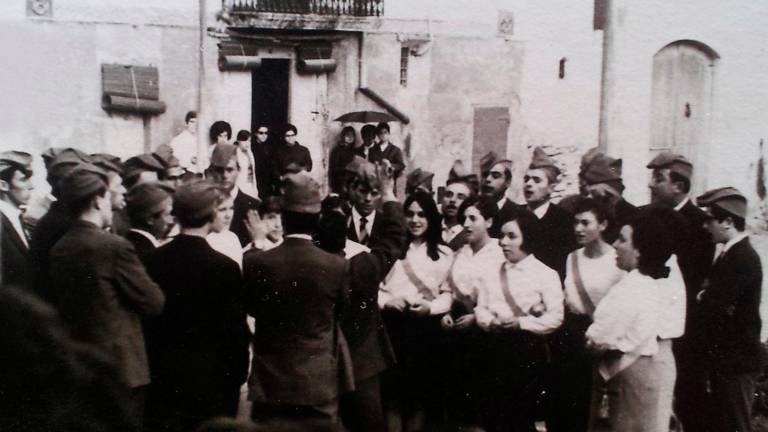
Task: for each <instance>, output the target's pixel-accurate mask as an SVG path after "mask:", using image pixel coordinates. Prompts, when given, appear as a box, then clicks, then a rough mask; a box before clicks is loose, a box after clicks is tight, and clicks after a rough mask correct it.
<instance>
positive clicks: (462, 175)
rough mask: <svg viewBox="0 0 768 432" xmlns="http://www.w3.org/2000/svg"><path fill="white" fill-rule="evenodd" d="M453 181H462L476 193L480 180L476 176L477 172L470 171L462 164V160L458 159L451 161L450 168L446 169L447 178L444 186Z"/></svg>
mask: <svg viewBox="0 0 768 432" xmlns="http://www.w3.org/2000/svg"><path fill="white" fill-rule="evenodd" d="M453 183H464V184H466V185H467V187H469V189H470V190H472V192H473V193H477V191H478V190H479V189H480V180H479V179H478V178H477V174H473V173H471V172H470V171H469V170H468V169H467V168H466V167H465V166H464V162H462V161H460V160H458V159H457V160H456V161H455V162H453V166H452V167H451V170H450V171H448V180H447V181H446V182H445V184H446V186H447V185H451V184H453Z"/></svg>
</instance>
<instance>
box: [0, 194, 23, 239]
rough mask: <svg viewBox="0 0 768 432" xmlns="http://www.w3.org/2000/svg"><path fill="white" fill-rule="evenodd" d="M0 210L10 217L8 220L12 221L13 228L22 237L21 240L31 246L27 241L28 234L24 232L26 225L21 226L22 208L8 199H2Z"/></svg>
mask: <svg viewBox="0 0 768 432" xmlns="http://www.w3.org/2000/svg"><path fill="white" fill-rule="evenodd" d="M0 212H2V213H3V214H4V215H5V217H6V218H8V221H9V222H11V225H13V229H15V230H16V233H18V234H19V237H21V241H22V242H24V244H25V245H27V246H29V243H27V235H26V234H24V227H22V226H21V209H19V208H18V207H16V206H14V205H13V204H11V203H9V202H7V201H3V200H0Z"/></svg>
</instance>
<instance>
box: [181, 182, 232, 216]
mask: <svg viewBox="0 0 768 432" xmlns="http://www.w3.org/2000/svg"><path fill="white" fill-rule="evenodd" d="M220 194H221V192H220V189H219V187H218V186H217V185H216V184H214V183H212V182H210V181H206V180H199V181H193V182H190V183H186V184H183V185H181V186H180V187H179V188H178V189H176V193H174V194H173V212H172V213H173V215H174V216H178V215H183V216H185V217H187V218H190V219H199V218H203V217H205V216H208V215H210V214H211V213H212V212H213V211H214V210H215V208H216V205H217V204H218V201H219V196H220Z"/></svg>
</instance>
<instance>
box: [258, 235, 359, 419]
mask: <svg viewBox="0 0 768 432" xmlns="http://www.w3.org/2000/svg"><path fill="white" fill-rule="evenodd" d="M243 271H244V274H245V289H246V298H247V300H246V310H247V312H248V314H250V315H251V316H253V317H254V319H255V320H256V331H255V333H254V337H253V363H252V368H251V376H250V378H249V380H248V381H249V388H250V399H251V400H253V401H257V402H264V403H269V404H286V405H320V404H325V403H328V402H331V401H333V400H335V399H336V398H338V397H339V395H340V394H341V393H342V391H343V390H344V387H345V386H344V384H348V383H350V382H351V381H352V376H351V375H352V370H351V364H350V360H349V351H348V348H347V345H346V342H345V341H344V337H343V335H342V333H341V329H340V314H341V312H342V311H343V309H344V308H345V307H346V305H347V303H348V297H347V292H348V291H347V290H348V279H347V274H346V271H345V260H344V258H342V257H340V256H338V255H333V254H330V253H327V252H325V251H323V250H321V249H320V248H318V247H316V246H315V245H314V244H313V243H312V241H310V240H305V239H301V238H293V237H286V238H285V240H284V241H283V243H282V244H281V245H280V246H278V247H276V248H274V249H271V250H269V251H266V252H251V253H248V254H246V256H245V259H244V263H243ZM345 360H346V361H345Z"/></svg>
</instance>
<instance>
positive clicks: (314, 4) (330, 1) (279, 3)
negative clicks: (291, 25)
mask: <svg viewBox="0 0 768 432" xmlns="http://www.w3.org/2000/svg"><path fill="white" fill-rule="evenodd" d="M224 4H225V7H226V9H228V10H229V12H230V13H233V14H249V13H255V12H272V13H289V14H317V15H341V16H355V17H378V16H382V15H384V0H225V1H224Z"/></svg>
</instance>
